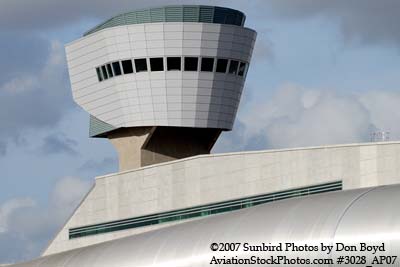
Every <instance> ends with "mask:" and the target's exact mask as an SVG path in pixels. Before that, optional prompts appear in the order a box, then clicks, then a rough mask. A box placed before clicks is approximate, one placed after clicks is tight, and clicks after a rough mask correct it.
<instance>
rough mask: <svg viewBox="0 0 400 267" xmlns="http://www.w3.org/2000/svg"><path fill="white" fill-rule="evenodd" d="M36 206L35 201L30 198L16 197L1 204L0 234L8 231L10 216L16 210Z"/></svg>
mask: <svg viewBox="0 0 400 267" xmlns="http://www.w3.org/2000/svg"><path fill="white" fill-rule="evenodd" d="M34 206H35V202H34V201H33V200H32V199H30V198H15V199H11V200H9V201H7V202H5V203H3V204H2V205H0V234H1V233H5V232H7V231H8V227H9V221H10V217H11V216H12V214H13V213H14V212H15V211H17V210H18V209H22V208H29V207H34Z"/></svg>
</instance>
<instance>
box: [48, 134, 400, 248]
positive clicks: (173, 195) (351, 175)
mask: <svg viewBox="0 0 400 267" xmlns="http://www.w3.org/2000/svg"><path fill="white" fill-rule="evenodd" d="M339 180H341V181H342V182H343V187H344V189H353V188H361V187H369V186H377V185H385V184H393V183H400V142H381V143H365V144H349V145H336V146H322V147H309V148H298V149H283V150H265V151H254V152H240V153H226V154H211V155H201V156H195V157H191V158H186V159H182V160H176V161H171V162H167V163H161V164H157V165H152V166H148V167H143V168H140V169H135V170H130V171H125V172H120V173H115V174H110V175H106V176H101V177H97V178H96V184H95V187H94V188H93V190H92V191H91V192H90V193H89V194H88V195H87V197H86V199H85V200H84V201H83V202H82V204H81V205H80V207H79V208H78V209H77V210H76V211H75V213H74V214H73V216H72V217H71V218H70V219H69V221H68V222H67V223H66V225H65V226H64V228H63V229H62V230H61V231H60V232H59V234H58V235H57V236H56V238H55V239H54V240H53V242H52V243H51V244H50V246H49V247H48V248H47V250H46V251H45V252H44V255H48V254H53V253H56V252H61V251H65V250H69V249H73V248H77V247H82V246H87V245H90V244H95V243H99V242H104V241H107V240H112V239H116V238H119V237H123V236H128V235H132V234H136V233H140V232H145V231H148V230H151V229H155V228H160V227H164V226H167V225H170V224H167V223H166V224H162V225H155V226H149V227H142V228H135V229H131V230H124V231H119V232H113V233H106V234H99V235H95V236H88V237H82V238H76V239H72V240H69V239H68V230H69V229H70V228H72V227H79V226H85V225H90V224H96V223H102V222H107V221H113V220H120V219H124V218H131V217H136V216H141V215H146V214H152V213H158V212H163V211H170V210H175V209H182V208H187V207H191V206H197V205H203V204H208V203H213V202H219V201H226V200H231V199H237V198H242V197H246V196H254V195H259V194H265V193H270V192H276V191H282V190H287V189H291V188H298V187H306V186H311V185H316V184H322V183H327V182H332V181H339Z"/></svg>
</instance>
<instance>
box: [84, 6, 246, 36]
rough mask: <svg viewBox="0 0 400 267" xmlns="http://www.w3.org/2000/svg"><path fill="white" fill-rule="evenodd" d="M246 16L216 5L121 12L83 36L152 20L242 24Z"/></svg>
mask: <svg viewBox="0 0 400 267" xmlns="http://www.w3.org/2000/svg"><path fill="white" fill-rule="evenodd" d="M245 20H246V16H245V15H244V14H243V13H242V12H240V11H238V10H235V9H231V8H226V7H217V6H201V5H179V6H165V7H158V8H148V9H142V10H136V11H132V12H128V13H123V14H120V15H117V16H115V17H112V18H111V19H109V20H107V21H105V22H103V23H101V24H99V25H97V26H96V27H94V28H93V29H91V30H89V31H88V32H86V33H85V34H84V36H86V35H89V34H91V33H94V32H97V31H100V30H102V29H105V28H110V27H115V26H121V25H130V24H142V23H154V22H204V23H217V24H230V25H237V26H243V25H244V22H245Z"/></svg>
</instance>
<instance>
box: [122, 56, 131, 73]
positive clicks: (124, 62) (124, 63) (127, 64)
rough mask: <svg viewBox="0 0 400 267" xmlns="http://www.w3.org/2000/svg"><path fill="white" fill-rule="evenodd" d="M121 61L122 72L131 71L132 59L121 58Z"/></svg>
mask: <svg viewBox="0 0 400 267" xmlns="http://www.w3.org/2000/svg"><path fill="white" fill-rule="evenodd" d="M121 63H122V68H123V69H124V74H129V73H133V66H132V60H130V59H128V60H122V61H121Z"/></svg>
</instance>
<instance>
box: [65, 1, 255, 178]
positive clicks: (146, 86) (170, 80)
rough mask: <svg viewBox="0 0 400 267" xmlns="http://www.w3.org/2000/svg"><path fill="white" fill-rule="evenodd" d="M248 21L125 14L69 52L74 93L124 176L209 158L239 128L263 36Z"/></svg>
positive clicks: (217, 10)
mask: <svg viewBox="0 0 400 267" xmlns="http://www.w3.org/2000/svg"><path fill="white" fill-rule="evenodd" d="M245 18H246V17H245V15H244V14H243V13H242V12H240V11H237V10H233V9H229V8H223V7H213V6H193V5H190V6H186V5H183V6H166V7H160V8H150V9H144V10H138V11H133V12H128V13H124V14H120V15H117V16H115V17H113V18H111V19H109V20H107V21H105V22H104V23H102V24H100V25H98V26H96V27H95V28H93V29H91V30H90V31H88V32H87V33H86V34H85V35H84V36H83V37H82V38H80V39H78V40H75V41H73V42H72V43H70V44H68V45H67V47H66V52H67V60H68V68H69V74H70V79H71V85H72V92H73V97H74V100H75V101H76V103H78V104H79V105H80V106H81V107H82V108H83V109H85V110H86V111H87V112H88V113H89V114H90V136H91V137H102V138H108V139H109V140H110V141H111V142H112V144H113V145H114V146H115V148H116V150H117V151H118V155H119V165H120V170H121V171H123V170H128V169H134V168H138V167H141V166H146V165H150V164H155V163H160V162H165V161H169V160H174V159H180V158H185V157H189V156H194V155H199V154H208V153H210V150H211V148H212V147H213V145H214V143H215V142H216V140H217V138H218V137H219V135H220V133H221V131H229V130H231V129H232V126H233V123H234V120H235V116H236V112H237V109H238V106H239V102H240V98H241V94H242V90H243V86H244V82H245V79H246V73H247V70H248V68H249V64H250V59H251V55H252V51H253V47H254V42H255V39H256V32H255V31H254V30H251V29H248V28H245V27H244V23H245Z"/></svg>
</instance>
